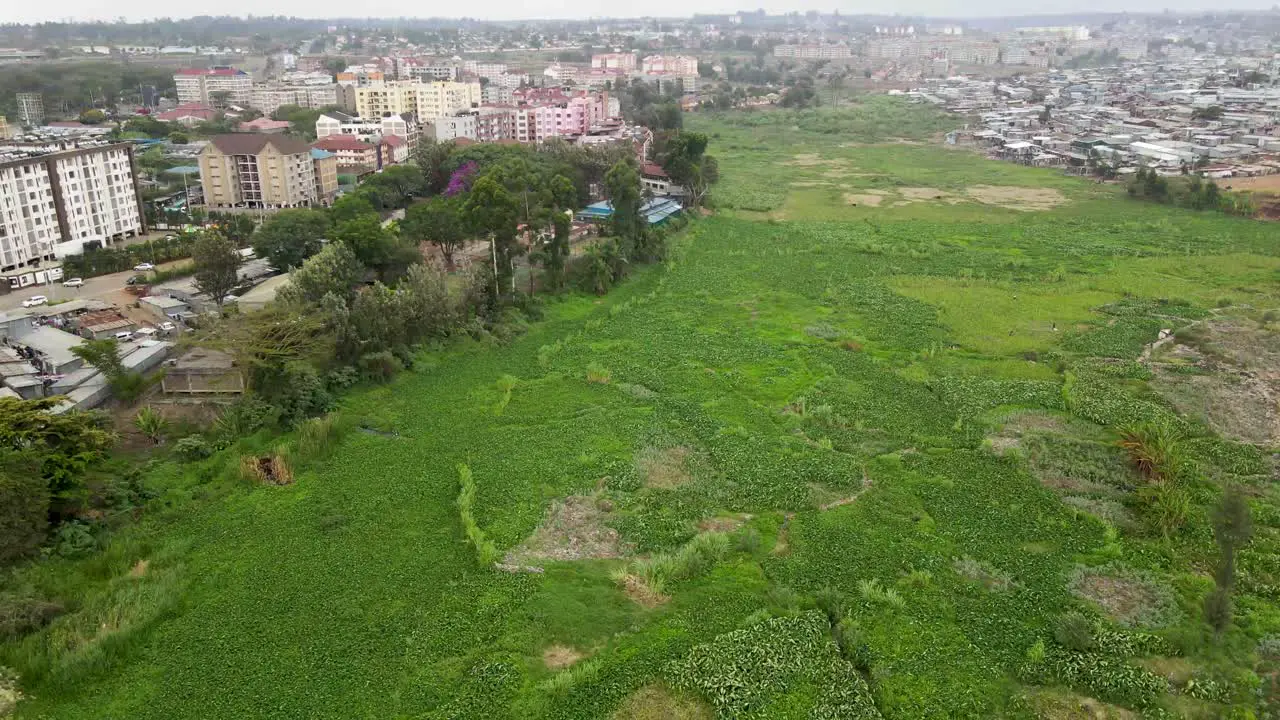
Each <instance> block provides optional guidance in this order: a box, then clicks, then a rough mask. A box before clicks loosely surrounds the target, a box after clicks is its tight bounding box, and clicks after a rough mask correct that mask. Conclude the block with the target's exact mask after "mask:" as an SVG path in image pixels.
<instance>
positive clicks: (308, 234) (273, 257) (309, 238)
mask: <svg viewBox="0 0 1280 720" xmlns="http://www.w3.org/2000/svg"><path fill="white" fill-rule="evenodd" d="M328 231H329V218H328V217H327V216H326V215H325V214H324V213H323V212H321V211H319V210H309V209H293V210H281V211H280V212H278V213H276V214H275V215H272V216H271V217H270V218H268V219H267V221H266V222H264V223H263V224H262V227H259V228H258V231H257V232H256V233H254V234H253V251H254V253H256V254H257V256H258V257H261V258H266V259H267V260H269V261H270V262H271V265H272V267H275V268H276V269H279V270H289V269H291V268H296V267H299V266H301V265H302V263H303V261H305V260H306V259H307V258H309V257H311V256H312V255H315V254H316V253H318V252H320V248H321V242H320V240H321V239H322V238H324V236H325V235H326V234H328Z"/></svg>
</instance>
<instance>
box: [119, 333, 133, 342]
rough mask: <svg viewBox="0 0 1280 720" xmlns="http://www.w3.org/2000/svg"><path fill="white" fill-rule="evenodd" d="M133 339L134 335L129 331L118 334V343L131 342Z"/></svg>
mask: <svg viewBox="0 0 1280 720" xmlns="http://www.w3.org/2000/svg"><path fill="white" fill-rule="evenodd" d="M132 339H133V333H131V332H129V331H128V330H125V331H123V332H118V333H116V342H129V341H130V340H132Z"/></svg>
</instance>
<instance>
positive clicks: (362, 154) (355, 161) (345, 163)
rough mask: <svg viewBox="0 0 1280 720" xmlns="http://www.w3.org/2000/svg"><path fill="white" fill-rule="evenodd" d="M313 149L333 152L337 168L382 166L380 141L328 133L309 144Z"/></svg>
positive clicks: (363, 169) (375, 167)
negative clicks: (367, 140) (368, 140)
mask: <svg viewBox="0 0 1280 720" xmlns="http://www.w3.org/2000/svg"><path fill="white" fill-rule="evenodd" d="M311 147H312V149H314V150H323V151H325V152H328V153H333V155H335V156H336V157H337V161H338V169H339V170H347V169H359V170H361V171H367V170H378V169H379V168H381V167H382V166H383V164H384V163H383V161H384V159H385V158H384V155H383V150H382V141H381V139H379V140H378V141H376V142H365V141H363V140H360V139H359V138H356V137H355V136H354V135H330V136H329V137H324V138H320V139H319V140H317V141H315V142H314V143H312V144H311Z"/></svg>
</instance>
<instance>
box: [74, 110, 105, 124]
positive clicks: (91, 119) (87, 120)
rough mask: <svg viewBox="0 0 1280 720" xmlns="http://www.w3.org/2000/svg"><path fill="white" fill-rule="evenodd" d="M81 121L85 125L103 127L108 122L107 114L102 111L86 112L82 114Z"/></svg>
mask: <svg viewBox="0 0 1280 720" xmlns="http://www.w3.org/2000/svg"><path fill="white" fill-rule="evenodd" d="M79 120H80V122H82V123H84V124H85V125H101V124H102V123H104V122H106V121H107V114H106V113H104V112H102V111H101V110H85V111H84V112H82V113H80V117H79Z"/></svg>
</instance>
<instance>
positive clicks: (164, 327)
mask: <svg viewBox="0 0 1280 720" xmlns="http://www.w3.org/2000/svg"><path fill="white" fill-rule="evenodd" d="M156 327H158V328H160V332H166V333H171V332H173V331H174V330H177V329H178V326H177V325H174V324H173V323H171V322H162V323H160V324H159V325H157V326H156Z"/></svg>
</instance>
